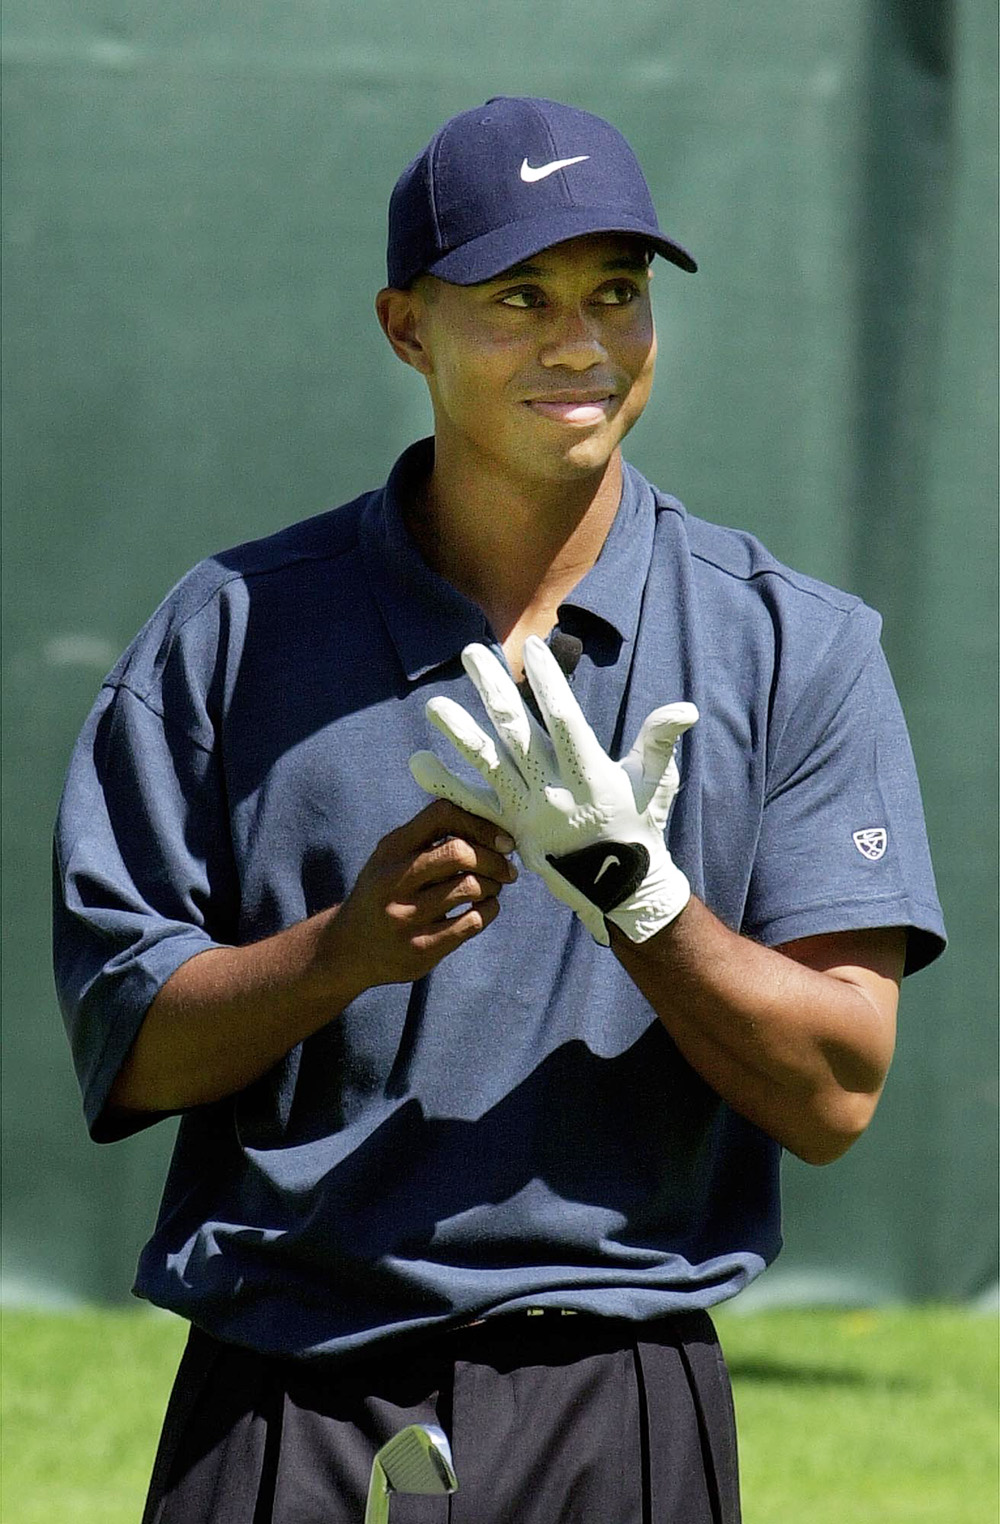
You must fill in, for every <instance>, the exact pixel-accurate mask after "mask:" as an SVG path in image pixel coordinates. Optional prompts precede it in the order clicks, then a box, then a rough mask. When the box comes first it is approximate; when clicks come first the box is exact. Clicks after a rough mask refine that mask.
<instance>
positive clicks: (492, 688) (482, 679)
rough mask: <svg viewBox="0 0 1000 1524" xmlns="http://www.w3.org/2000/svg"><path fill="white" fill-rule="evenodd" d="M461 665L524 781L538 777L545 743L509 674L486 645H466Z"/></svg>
mask: <svg viewBox="0 0 1000 1524" xmlns="http://www.w3.org/2000/svg"><path fill="white" fill-rule="evenodd" d="M462 665H463V666H464V668H465V670H466V672H467V673H468V674H469V677H470V678H471V680H472V682H473V684H474V685H475V688H476V691H477V692H478V694H479V697H480V698H481V699H482V701H483V707H484V708H485V710H486V713H487V714H488V715H489V717H490V720H491V721H492V723H493V727H494V729H495V730H496V733H497V735H498V736H499V738H500V740H501V741H502V742H503V744H504V746H506V748H507V750H508V751H509V752H510V754H511V756H512V757H513V759H514V761H515V762H516V763H517V765H518V767H519V768H520V769H521V771H522V773H523V774H524V776H525V777H526V778H531V777H533V776H536V775H540V772H541V771H542V770H543V758H544V757H545V754H546V749H547V743H546V741H545V737H544V734H543V732H542V729H541V726H540V725H539V724H538V722H537V720H535V718H534V716H533V715H532V714H531V713H530V711H529V710H528V709H527V708H526V707H525V704H524V700H523V699H522V698H521V695H520V694H519V693H518V691H517V686H516V684H515V683H514V680H513V678H512V677H511V676H510V673H509V672H506V671H505V670H504V668H503V665H502V664H501V663H500V662H499V661H498V660H497V658H496V657H495V656H494V655H493V652H492V651H490V650H489V649H488V648H487V647H486V646H483V645H478V644H474V645H471V646H466V648H465V650H464V651H463V652H462Z"/></svg>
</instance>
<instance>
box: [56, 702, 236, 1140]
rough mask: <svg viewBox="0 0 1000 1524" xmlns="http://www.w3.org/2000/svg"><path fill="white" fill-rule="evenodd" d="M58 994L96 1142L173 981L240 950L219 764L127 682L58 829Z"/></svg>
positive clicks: (97, 724) (109, 1129) (87, 753)
mask: <svg viewBox="0 0 1000 1524" xmlns="http://www.w3.org/2000/svg"><path fill="white" fill-rule="evenodd" d="M54 847H55V850H54V858H55V873H54V916H53V941H54V965H55V975H56V985H57V990H58V994H59V1000H60V1004H61V1007H62V1011H63V1017H64V1020H65V1023H66V1027H67V1031H68V1033H69V1037H70V1042H71V1046H72V1049H73V1057H74V1063H75V1065H76V1070H77V1076H78V1079H79V1082H80V1086H81V1090H82V1092H83V1101H84V1112H85V1115H86V1119H87V1124H88V1126H89V1128H90V1130H91V1134H92V1135H93V1137H94V1138H95V1139H97V1140H98V1141H110V1140H111V1139H113V1138H116V1137H122V1136H125V1135H126V1134H127V1133H128V1132H130V1131H136V1130H138V1129H139V1128H140V1127H142V1126H144V1125H148V1124H149V1123H150V1122H152V1121H155V1120H156V1117H155V1116H152V1115H151V1116H149V1117H145V1116H143V1117H134V1118H133V1117H131V1116H129V1117H128V1118H122V1117H121V1116H116V1115H113V1114H111V1113H109V1112H108V1109H107V1098H108V1093H109V1090H110V1088H111V1085H112V1083H113V1081H114V1078H115V1076H116V1075H117V1073H118V1071H119V1069H120V1067H121V1065H122V1063H123V1061H124V1059H125V1057H126V1055H127V1053H128V1051H129V1048H130V1047H131V1045H132V1042H133V1041H134V1039H135V1036H136V1034H137V1032H138V1030H139V1027H140V1025H141V1023H142V1020H143V1017H144V1016H145V1013H146V1011H147V1009H148V1008H149V1006H150V1004H151V1003H152V1001H153V999H154V997H155V996H156V994H157V993H158V991H159V990H160V989H161V988H162V986H163V985H164V984H165V983H166V981H167V979H169V977H170V975H171V974H173V973H174V972H175V970H176V969H177V968H179V967H180V965H181V964H182V963H184V962H186V961H187V960H188V959H189V958H191V957H193V956H194V955H195V954H196V953H199V952H202V951H204V950H205V949H206V948H209V947H211V946H213V945H219V944H220V943H227V942H230V941H232V940H233V939H234V927H235V924H236V915H237V908H236V907H237V891H236V876H235V872H234V868H233V861H232V849H231V844H230V837H229V829H228V813H227V810H226V806H225V797H224V787H223V783H222V779H221V776H220V768H219V763H218V758H217V756H216V754H215V752H214V750H213V748H212V747H210V746H208V745H206V744H205V741H204V740H203V739H201V738H195V737H194V736H192V735H191V734H190V733H189V731H188V729H187V728H186V727H185V726H183V725H182V724H180V723H178V722H177V721H171V720H169V719H167V718H165V717H164V715H163V714H162V713H161V712H160V710H159V707H158V706H157V705H156V704H155V703H154V702H153V701H152V700H151V699H150V697H149V696H147V695H142V696H140V694H138V693H137V692H135V691H133V690H132V689H131V688H130V687H129V686H128V685H127V684H126V683H125V682H117V683H115V684H112V685H109V686H107V687H105V688H104V689H103V690H102V693H101V696H100V699H99V701H98V703H97V704H96V705H95V707H94V709H93V711H92V713H91V715H90V717H89V719H88V721H87V724H86V726H85V727H84V730H83V732H82V734H81V736H80V739H79V741H78V742H77V746H76V749H75V751H74V754H73V758H72V762H71V765H70V769H69V773H68V777H67V781H66V786H65V789H64V792H63V798H62V802H61V805H60V810H59V816H58V820H57V824H56V832H55V844H54Z"/></svg>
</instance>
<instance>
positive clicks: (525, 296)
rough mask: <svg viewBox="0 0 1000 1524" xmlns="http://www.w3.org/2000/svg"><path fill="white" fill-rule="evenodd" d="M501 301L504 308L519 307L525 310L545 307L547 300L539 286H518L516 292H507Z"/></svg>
mask: <svg viewBox="0 0 1000 1524" xmlns="http://www.w3.org/2000/svg"><path fill="white" fill-rule="evenodd" d="M499 301H500V305H501V306H502V307H517V308H520V309H522V310H523V309H525V308H530V307H541V306H543V305H544V303H545V298H544V296H543V295H542V293H541V291H539V289H538V287H537V286H518V288H517V290H516V291H505V292H504V293H503V294H502V296H501V297H500V298H499Z"/></svg>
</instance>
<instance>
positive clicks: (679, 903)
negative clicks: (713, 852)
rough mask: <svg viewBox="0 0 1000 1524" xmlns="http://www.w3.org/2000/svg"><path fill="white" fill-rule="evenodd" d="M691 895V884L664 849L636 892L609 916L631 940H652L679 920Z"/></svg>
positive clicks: (617, 906) (614, 924)
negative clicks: (651, 938)
mask: <svg viewBox="0 0 1000 1524" xmlns="http://www.w3.org/2000/svg"><path fill="white" fill-rule="evenodd" d="M690 898H691V885H690V884H689V883H688V880H687V876H686V875H685V874H684V873H682V872H681V870H680V868H678V867H677V865H676V863H674V861H673V859H672V858H671V856H670V854H669V852H667V850H666V848H664V850H663V853H662V856H658V857H657V859H656V860H655V861H654V862H652V863H651V864H650V871H649V872H648V873H647V874H646V877H645V878H644V879H643V881H642V883H641V884H640V885H639V887H638V889H636V891H635V892H634V894H631V895H629V897H628V898H627V899H625V900H623V901H622V903H621V904H620V905H616V906H615V908H614V910H611V911H609V912H608V914H607V917H606V919H607V920H608V921H610V922H611V924H612V925H613V926H617V927H618V929H619V930H620V931H623V932H624V933H625V935H626V936H627V937H628V939H629V941H630V942H648V941H649V939H650V937H654V936H656V935H657V933H658V932H660V931H662V930H663V929H664V927H666V926H669V925H670V924H671V922H673V921H675V920H676V919H677V917H678V916H679V915H680V913H681V911H682V910H683V909H684V908H685V906H686V905H687V903H688V901H689V900H690Z"/></svg>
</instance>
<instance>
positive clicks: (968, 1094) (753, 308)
mask: <svg viewBox="0 0 1000 1524" xmlns="http://www.w3.org/2000/svg"><path fill="white" fill-rule="evenodd" d="M5 26H6V42H5V84H4V111H5V115H6V157H7V168H6V182H5V193H4V206H3V211H4V260H5V272H4V296H5V309H6V311H5V323H4V336H3V337H4V362H5V388H6V392H5V408H4V429H5V443H4V461H3V464H4V473H5V478H4V479H5V487H4V513H5V525H6V527H5V537H6V554H5V558H4V574H5V578H6V585H7V587H6V618H7V633H6V640H5V647H4V675H5V683H6V699H5V709H4V739H5V807H6V836H5V844H6V859H5V862H6V866H5V873H4V884H3V890H4V937H5V957H4V979H5V1016H6V1061H5V1065H4V1083H5V1088H6V1106H5V1118H6V1120H5V1126H6V1149H7V1164H6V1170H5V1189H6V1209H5V1214H4V1222H5V1237H6V1261H5V1287H6V1290H7V1293H8V1295H9V1296H11V1297H15V1296H23V1295H28V1296H33V1297H38V1298H44V1297H65V1296H90V1297H92V1296H99V1297H105V1298H115V1297H120V1296H122V1295H124V1294H125V1293H126V1291H127V1289H128V1286H129V1282H130V1275H131V1271H132V1266H133V1263H134V1258H135V1254H136V1251H137V1247H138V1245H139V1243H140V1241H141V1240H142V1238H143V1236H144V1234H145V1231H146V1229H147V1227H148V1226H149V1224H150V1222H151V1219H152V1215H153V1213H154V1211H155V1208H156V1204H157V1198H158V1192H159V1185H160V1179H161V1176H162V1173H163V1170H164V1166H165V1160H166V1157H167V1152H168V1148H169V1144H170V1127H169V1126H163V1127H161V1128H159V1129H155V1130H154V1131H153V1133H151V1134H149V1135H146V1136H144V1137H141V1138H139V1139H137V1140H134V1141H132V1142H129V1143H126V1144H121V1145H118V1146H116V1147H115V1148H113V1149H104V1150H99V1149H97V1148H95V1147H94V1146H93V1145H91V1144H90V1143H89V1142H88V1141H87V1140H86V1137H85V1134H84V1129H83V1123H82V1120H81V1116H80V1109H79V1101H78V1097H77V1093H76V1087H75V1082H74V1079H73V1077H72V1072H71V1067H70V1061H69V1056H68V1052H67V1049H66V1044H65V1040H64V1037H63V1034H62V1030H61V1025H60V1021H59V1017H58V1014H57V1009H56V1005H55V1000H54V996H53V992H52V986H51V980H50V975H49V972H48V962H49V959H48V886H47V877H48V852H49V833H50V828H51V821H52V816H53V813H54V810H55V806H56V800H57V797H58V793H59V789H60V786H61V780H62V775H63V771H64V768H65V765H66V761H67V757H68V752H69V748H70V746H71V743H72V741H73V738H74V736H75V734H76V732H77V729H78V727H79V725H80V724H81V722H82V720H83V718H84V715H85V713H86V711H87V709H88V708H89V706H90V703H91V701H92V699H93V696H94V694H95V692H96V689H97V686H98V684H99V682H100V679H101V677H102V675H103V673H104V672H105V670H106V669H107V668H108V667H109V666H110V665H111V663H112V661H113V660H114V658H115V656H116V655H117V653H118V651H119V650H120V649H121V648H122V647H123V646H124V645H125V643H126V642H127V641H128V640H129V639H130V637H131V635H132V634H133V633H134V631H135V629H136V628H137V627H138V626H139V624H140V623H141V622H142V621H143V620H144V619H145V618H146V616H147V615H148V614H149V613H150V612H151V611H152V609H153V607H154V606H155V605H156V604H157V603H158V602H159V600H160V598H161V597H162V595H163V594H164V592H165V591H166V589H167V588H168V586H169V585H170V584H171V583H172V582H173V581H175V580H176V579H177V578H178V577H179V576H180V575H181V574H182V573H183V572H184V571H185V570H186V569H187V568H188V566H190V565H191V564H192V563H193V562H194V561H195V560H196V559H198V558H199V557H200V556H202V555H204V554H207V553H209V552H211V551H213V550H217V549H221V548H222V547H224V546H226V545H228V544H232V543H234V542H236V541H238V540H241V539H244V538H247V537H250V536H252V535H256V534H260V533H263V532H266V531H270V530H272V529H275V528H277V527H278V526H280V525H282V524H284V523H287V522H290V521H292V520H294V519H296V518H302V517H305V516H307V515H309V514H312V513H315V512H318V511H320V510H321V509H323V508H325V507H327V506H329V505H331V504H334V503H336V502H339V501H342V500H344V499H346V498H347V497H349V496H351V495H353V494H354V493H356V492H358V491H359V490H361V489H363V488H365V487H368V486H372V485H375V484H376V483H377V482H379V481H380V480H381V479H382V478H383V476H384V474H385V472H386V470H387V468H388V466H389V465H390V463H391V462H392V460H393V459H394V457H395V455H396V454H397V453H398V451H399V450H400V449H401V448H402V447H403V446H404V445H405V444H406V443H408V442H409V440H410V439H412V438H413V437H415V436H416V435H417V434H419V433H422V432H427V429H428V423H429V415H428V412H427V408H426V404H425V402H424V400H423V394H422V388H421V385H420V383H419V380H418V378H416V377H414V376H412V375H411V374H409V373H407V372H405V371H404V369H403V367H402V366H400V365H399V364H398V363H397V362H395V361H394V360H393V359H392V356H391V355H390V352H389V350H388V347H387V346H386V345H385V343H384V341H383V339H382V337H381V334H380V333H379V331H378V329H377V326H376V323H375V319H374V316H373V311H372V298H373V295H374V293H375V291H376V289H377V288H378V286H379V285H380V284H381V281H382V269H383V264H382V260H383V230H384V222H385V205H386V202H387V198H388V195H389V191H390V189H391V186H392V183H393V181H394V179H395V176H396V174H397V173H398V171H399V170H400V169H401V168H402V166H403V165H404V164H405V163H406V162H407V161H408V159H409V158H410V157H411V156H412V155H413V154H414V153H415V152H416V151H418V150H419V149H420V148H421V147H422V146H423V144H424V143H425V141H426V140H427V138H428V137H429V136H430V134H431V132H432V131H433V130H434V129H435V128H436V127H437V126H438V125H439V123H440V122H441V121H442V120H443V119H444V118H445V117H446V116H448V115H449V114H451V113H452V112H453V111H457V110H461V109H464V108H465V107H467V106H471V105H475V104H477V103H478V102H480V101H482V100H484V99H485V98H486V97H487V96H489V95H492V94H497V93H505V92H507V93H518V94H536V95H547V96H554V97H556V98H558V99H561V100H565V101H568V102H571V103H573V104H576V105H579V106H583V107H585V108H587V109H590V110H593V111H596V112H598V113H600V114H602V115H604V116H608V117H610V118H611V119H612V120H613V121H615V123H616V124H617V125H618V126H619V127H621V129H622V130H623V131H624V132H625V134H626V135H627V136H628V137H629V138H630V140H631V141H632V143H633V145H634V146H635V148H636V150H637V152H638V154H639V157H640V160H641V161H642V163H643V165H644V167H645V169H646V171H647V175H648V178H649V180H650V183H651V186H652V189H653V194H654V199H655V201H656V203H657V205H658V207H659V210H660V213H661V216H662V218H663V221H664V225H665V226H666V227H667V228H669V230H670V231H671V232H672V233H674V234H675V235H676V236H677V237H678V238H680V239H681V241H682V242H684V243H685V244H686V245H688V246H689V247H690V248H691V249H692V250H693V251H694V252H695V253H696V256H697V258H698V259H699V262H700V265H701V270H700V273H699V274H698V275H697V276H696V277H694V278H692V279H689V278H687V277H682V276H680V275H678V274H676V272H672V271H671V269H670V268H668V267H667V266H665V265H663V266H661V267H660V269H659V271H658V274H657V278H656V281H655V293H656V307H657V315H658V322H659V328H660V342H661V359H660V370H659V379H658V389H657V391H656V393H655V395H654V401H653V403H652V405H651V406H650V408H649V410H648V412H647V414H646V416H645V418H644V419H643V421H642V423H641V424H640V425H639V427H638V429H637V430H636V432H635V434H634V435H633V436H632V439H631V441H630V447H629V454H630V456H631V458H632V459H633V460H634V461H635V463H636V464H637V465H638V466H639V467H640V468H641V469H642V470H644V471H645V472H646V473H647V474H648V475H649V476H651V477H652V478H653V479H654V480H656V481H657V482H658V483H659V484H660V485H661V486H663V487H664V488H666V489H668V490H670V491H672V492H674V493H676V494H677V495H678V496H680V497H681V498H682V499H683V500H684V501H685V502H686V503H687V504H688V506H689V508H690V509H691V511H692V512H695V513H697V514H699V515H701V516H703V517H707V518H715V519H718V520H720V521H722V522H725V523H729V524H735V525H740V526H744V527H747V528H750V529H752V530H753V531H755V532H756V533H757V534H759V535H760V536H761V537H762V538H763V539H764V540H765V541H766V542H767V543H768V544H769V545H770V546H771V548H772V549H773V550H774V551H775V552H776V553H777V554H778V555H779V556H781V557H782V558H783V559H784V560H786V561H789V562H791V563H792V564H793V565H796V566H798V567H800V568H801V569H803V570H805V571H808V572H810V573H812V574H814V575H817V576H820V577H823V578H825V579H827V580H830V581H833V582H835V583H837V584H839V585H841V586H845V587H848V588H850V589H852V590H853V591H856V592H859V593H861V594H862V595H863V596H864V597H865V598H867V599H868V601H869V602H871V603H873V604H874V605H875V606H876V607H878V608H880V609H881V610H882V611H883V612H884V614H885V616H886V624H887V628H886V646H887V649H888V653H889V657H890V660H891V663H892V665H893V668H894V671H895V674H896V678H897V682H898V685H899V688H900V691H901V694H902V698H903V702H904V707H905V708H906V711H907V714H908V717H909V720H910V725H911V729H912V732H913V738H914V744H915V749H916V752H917V757H918V763H919V765H920V769H921V775H922V779H923V785H924V795H925V804H926V809H927V814H928V820H929V826H930V831H931V837H932V845H933V848H934V852H935V858H936V863H937V868H938V875H939V884H940V889H941V893H942V897H943V900H944V903H945V909H946V914H947V918H948V922H949V926H950V930H951V934H952V946H951V950H950V952H949V954H948V955H947V957H946V958H945V959H944V960H943V961H941V962H940V963H939V964H938V965H936V966H935V967H934V968H932V969H931V970H929V971H927V972H926V973H924V974H921V975H918V976H917V977H916V979H915V980H914V981H913V982H912V984H910V985H909V986H908V987H907V988H906V989H905V992H904V1001H903V1008H902V1021H901V1037H900V1045H899V1055H898V1060H897V1063H896V1066H895V1070H894V1074H893V1076H892V1079H891V1082H890V1086H889V1089H888V1092H887V1094H886V1097H885V1100H884V1103H883V1106H882V1108H881V1110H880V1113H879V1115H878V1118H877V1119H876V1122H875V1124H874V1125H873V1127H872V1129H871V1131H870V1133H869V1134H868V1135H867V1136H866V1138H865V1139H864V1140H863V1141H862V1142H861V1143H860V1144H859V1145H858V1147H857V1148H856V1149H855V1150H854V1151H853V1152H852V1153H851V1154H850V1155H849V1156H848V1157H847V1158H846V1159H845V1160H843V1161H842V1162H841V1163H839V1164H837V1165H835V1166H832V1167H831V1168H829V1169H828V1170H825V1171H820V1172H816V1171H810V1170H808V1169H806V1168H805V1167H804V1166H798V1165H797V1164H795V1163H794V1162H792V1163H790V1164H789V1166H788V1168H787V1171H786V1197H787V1231H786V1238H787V1249H786V1251H785V1254H784V1255H783V1257H782V1259H781V1261H780V1262H779V1266H778V1267H776V1268H775V1270H774V1271H772V1272H771V1273H770V1275H769V1276H768V1277H765V1279H764V1281H763V1282H762V1283H761V1286H760V1290H759V1292H758V1295H760V1296H765V1295H768V1294H770V1295H772V1296H775V1297H778V1296H785V1297H790V1296H794V1295H803V1296H811V1297H814V1298H834V1299H853V1298H862V1299H869V1298H872V1299H884V1298H900V1297H928V1296H934V1297H942V1296H974V1295H976V1294H978V1293H980V1292H981V1291H983V1289H984V1288H986V1287H988V1286H989V1285H991V1284H992V1283H993V1282H994V1279H995V1275H996V1258H995V1252H996V1240H995V1217H994V1211H993V1207H994V1202H995V1194H996V1193H995V1185H994V1181H995V1173H994V1162H995V1161H994V1152H995V1149H994V1144H995V1137H996V1126H995V1120H994V1109H993V1107H994V1093H993V1092H994V1089H995V1080H996V1072H997V1065H996V1051H995V1031H996V1015H997V1002H996V989H995V962H996V958H995V953H996V917H995V889H996V866H995V863H996V859H995V850H994V848H995V833H994V827H995V815H996V810H995V804H996V788H995V783H994V772H993V758H994V756H995V730H994V724H995V711H994V707H993V700H994V695H995V691H996V682H995V666H994V659H993V648H994V647H993V635H994V631H995V626H996V620H995V612H994V601H993V577H994V570H995V565H996V555H995V539H994V523H995V515H996V506H997V487H996V480H995V466H996V431H995V405H996V382H995V334H996V310H995V300H994V296H995V287H994V269H995V237H994V228H995V215H994V214H995V183H996V182H995V159H994V147H995V142H996V121H995V111H994V104H993V103H994V98H995V97H994V90H995V80H994V74H993V60H994V58H995V56H996V47H995V37H994V25H993V6H992V5H991V4H990V3H988V0H933V3H932V0H834V3H833V4H831V5H801V4H796V3H795V0H760V3H758V4H755V5H727V4H721V3H720V4H716V5H681V4H679V3H677V0H661V3H659V4H651V3H648V0H619V3H618V4H617V5H615V6H613V7H608V6H607V5H606V4H598V3H596V0H574V3H573V4H572V5H568V4H563V3H561V0H550V3H548V4H539V3H538V0H491V3H490V4H482V5H474V4H471V5H470V4H469V3H467V0H463V3H458V0H428V3H427V4H425V5H406V4H403V3H402V0H391V3H390V0H364V3H362V0H339V3H329V0H328V3H322V0H282V3H281V4H278V3H276V0H261V3H258V4H255V5H246V4H244V3H242V0H218V3H215V4H212V5H200V4H194V3H191V0H181V3H179V4H174V5H171V6H154V5H150V4H138V5H137V4H135V3H134V0H130V3H129V4H125V3H124V0H104V3H102V4H96V3H94V0H83V3H80V0H76V3H74V4H70V3H69V0H7V4H6V7H5Z"/></svg>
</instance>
